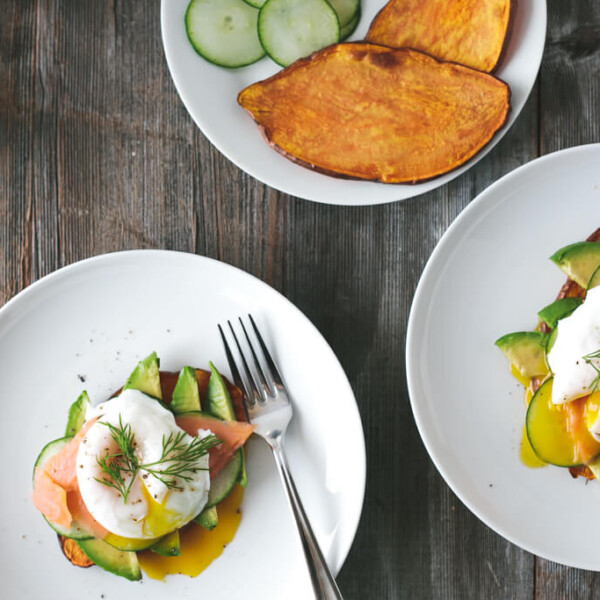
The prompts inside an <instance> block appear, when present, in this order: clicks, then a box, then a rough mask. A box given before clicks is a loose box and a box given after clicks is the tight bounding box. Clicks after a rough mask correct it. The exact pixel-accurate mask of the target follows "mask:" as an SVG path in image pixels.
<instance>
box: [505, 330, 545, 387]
mask: <svg viewBox="0 0 600 600" xmlns="http://www.w3.org/2000/svg"><path fill="white" fill-rule="evenodd" d="M547 341H548V334H547V333H542V332H541V331H517V332H515V333H507V334H506V335H503V336H502V337H501V338H498V339H497V340H496V342H495V343H496V346H498V348H500V350H502V352H504V354H505V355H506V357H507V358H508V360H509V361H510V362H511V364H512V365H514V366H515V367H516V368H517V370H518V371H519V373H521V375H523V376H525V377H537V376H543V375H546V374H547V373H548V365H547V364H546V343H547Z"/></svg>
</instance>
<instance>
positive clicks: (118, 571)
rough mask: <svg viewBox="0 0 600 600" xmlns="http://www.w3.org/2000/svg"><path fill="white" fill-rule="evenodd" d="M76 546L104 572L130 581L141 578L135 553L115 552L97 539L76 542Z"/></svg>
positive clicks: (114, 549)
mask: <svg viewBox="0 0 600 600" xmlns="http://www.w3.org/2000/svg"><path fill="white" fill-rule="evenodd" d="M77 544H78V545H79V547H80V548H81V549H82V550H83V552H84V554H85V555H86V556H87V557H88V558H89V559H90V560H92V561H94V563H96V564H97V565H98V566H99V567H102V568H103V569H104V570H105V571H108V572H109V573H114V574H115V575H119V576H120V577H125V579H129V580H130V581H139V580H140V579H141V578H142V572H141V570H140V564H139V562H138V559H137V555H136V553H135V552H124V551H122V550H117V549H116V548H113V547H112V546H110V545H109V544H107V543H106V542H103V541H102V540H99V539H98V538H92V539H89V540H77Z"/></svg>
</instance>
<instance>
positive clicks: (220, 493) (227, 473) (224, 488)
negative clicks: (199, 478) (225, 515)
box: [204, 450, 242, 510]
mask: <svg viewBox="0 0 600 600" xmlns="http://www.w3.org/2000/svg"><path fill="white" fill-rule="evenodd" d="M241 470H242V454H241V452H240V451H239V450H238V451H237V452H236V453H235V454H234V455H233V456H232V457H231V460H230V461H229V462H228V463H227V465H226V466H225V467H224V469H223V470H222V471H221V472H220V473H219V474H218V475H217V476H216V477H215V478H214V479H213V480H212V481H211V482H210V491H209V492H208V502H207V503H206V506H205V507H204V510H206V509H207V508H212V507H213V506H216V505H217V504H219V502H221V500H223V499H224V498H226V497H227V496H228V495H229V492H231V490H232V489H233V486H234V485H235V484H236V483H237V481H238V479H239V478H240V474H241Z"/></svg>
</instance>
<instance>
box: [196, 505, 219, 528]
mask: <svg viewBox="0 0 600 600" xmlns="http://www.w3.org/2000/svg"><path fill="white" fill-rule="evenodd" d="M194 521H195V522H196V523H198V525H201V526H202V527H204V529H209V530H210V529H214V528H215V527H216V526H217V525H218V524H219V514H218V513H217V507H216V506H211V507H210V508H205V509H204V510H203V511H202V512H201V513H200V514H199V515H198V516H197V517H196V518H195V519H194Z"/></svg>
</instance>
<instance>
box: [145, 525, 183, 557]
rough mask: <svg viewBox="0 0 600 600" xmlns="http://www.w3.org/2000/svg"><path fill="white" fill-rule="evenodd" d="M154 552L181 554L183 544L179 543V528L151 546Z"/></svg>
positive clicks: (170, 554) (171, 554)
mask: <svg viewBox="0 0 600 600" xmlns="http://www.w3.org/2000/svg"><path fill="white" fill-rule="evenodd" d="M150 550H152V552H156V554H160V555H161V556H179V554H180V553H181V545H180V543H179V530H178V529H176V530H175V531H172V532H171V533H167V535H165V536H164V537H162V538H160V540H158V542H156V543H155V544H154V545H153V546H152V547H151V548H150Z"/></svg>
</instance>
